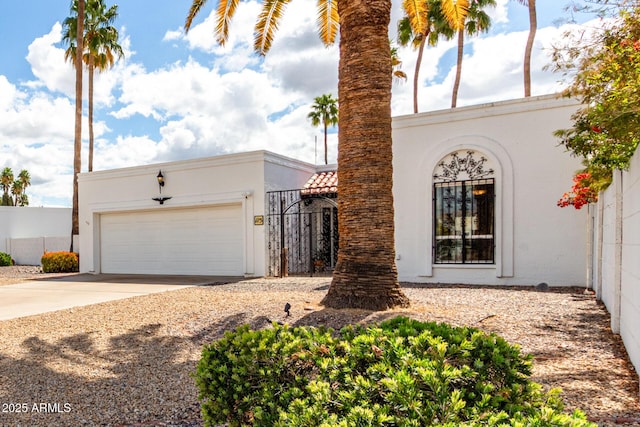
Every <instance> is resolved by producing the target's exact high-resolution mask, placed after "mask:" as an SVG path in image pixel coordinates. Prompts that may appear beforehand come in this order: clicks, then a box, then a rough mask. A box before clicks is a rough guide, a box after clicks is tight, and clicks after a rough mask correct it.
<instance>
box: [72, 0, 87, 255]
mask: <svg viewBox="0 0 640 427" xmlns="http://www.w3.org/2000/svg"><path fill="white" fill-rule="evenodd" d="M72 9H73V5H72ZM76 16H77V20H76V22H77V25H76V55H75V69H76V110H75V128H74V129H75V130H74V140H73V207H72V209H71V244H70V247H69V252H73V237H74V236H76V235H78V234H79V233H80V223H79V221H78V174H79V173H80V169H81V168H82V158H81V154H82V52H83V51H84V40H83V35H84V0H78V2H77V14H76Z"/></svg>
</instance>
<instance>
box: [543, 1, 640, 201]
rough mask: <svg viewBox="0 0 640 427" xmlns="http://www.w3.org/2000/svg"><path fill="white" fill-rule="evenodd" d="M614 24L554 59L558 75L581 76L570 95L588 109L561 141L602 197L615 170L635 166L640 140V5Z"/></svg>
mask: <svg viewBox="0 0 640 427" xmlns="http://www.w3.org/2000/svg"><path fill="white" fill-rule="evenodd" d="M602 22H603V23H606V22H607V21H602ZM608 22H611V24H610V26H609V27H607V28H603V29H602V31H600V32H597V33H594V34H593V35H592V36H591V37H585V36H584V35H583V34H578V35H576V36H575V38H573V39H570V40H571V41H570V42H569V44H568V45H567V46H561V47H556V49H555V51H554V54H553V59H554V69H555V70H556V71H563V72H565V73H570V72H574V73H575V74H574V77H573V81H572V83H571V85H570V86H569V88H568V89H567V90H566V94H567V95H568V96H572V97H576V98H578V99H579V100H580V101H581V102H582V105H583V107H582V108H581V109H579V110H578V111H577V112H576V113H575V114H574V115H573V116H572V121H573V126H572V127H571V128H570V129H562V130H558V131H557V132H556V135H557V136H558V137H559V138H560V141H561V143H562V144H563V145H564V146H565V147H566V148H567V149H568V150H569V151H570V152H571V153H573V154H574V155H576V156H579V157H582V158H583V159H584V164H585V169H584V170H583V171H581V172H588V173H589V179H588V180H587V181H585V180H583V181H582V185H583V186H588V187H591V188H592V189H594V190H596V191H599V190H601V189H603V188H606V186H607V185H608V184H609V183H610V181H611V176H612V171H613V170H614V169H622V170H624V169H626V168H627V167H628V166H629V161H630V159H631V157H632V156H633V154H634V152H635V150H636V148H637V146H638V141H639V139H638V138H639V137H638V135H640V110H639V107H638V106H639V105H640V5H636V6H635V7H632V8H630V9H626V8H623V9H621V11H620V19H619V20H615V21H608ZM605 25H606V24H605Z"/></svg>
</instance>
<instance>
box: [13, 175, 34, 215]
mask: <svg viewBox="0 0 640 427" xmlns="http://www.w3.org/2000/svg"><path fill="white" fill-rule="evenodd" d="M16 185H18V187H19V188H20V191H19V192H18V194H15V193H14V194H15V205H16V206H28V205H29V197H27V194H26V191H27V187H28V186H30V185H31V175H29V171H28V170H26V169H22V170H21V171H20V173H19V174H18V179H16V180H15V181H14V183H13V187H14V188H15V187H16ZM12 191H13V190H12Z"/></svg>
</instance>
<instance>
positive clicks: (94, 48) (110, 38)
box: [63, 0, 124, 172]
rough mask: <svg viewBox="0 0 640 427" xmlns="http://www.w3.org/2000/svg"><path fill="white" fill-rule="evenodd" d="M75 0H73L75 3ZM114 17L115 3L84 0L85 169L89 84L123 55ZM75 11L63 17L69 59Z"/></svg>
mask: <svg viewBox="0 0 640 427" xmlns="http://www.w3.org/2000/svg"><path fill="white" fill-rule="evenodd" d="M77 2H78V0H74V3H77ZM117 17H118V6H117V5H113V6H111V7H110V8H109V9H107V7H106V5H105V3H104V0H87V2H86V10H85V17H84V52H83V62H84V64H85V65H86V67H87V71H88V73H89V74H88V79H87V80H88V84H89V97H88V101H89V106H88V114H89V167H88V170H89V172H91V171H93V141H94V135H93V86H94V83H93V82H94V73H95V70H96V69H97V70H98V72H101V71H105V70H107V69H108V68H111V67H113V65H114V64H115V61H116V57H117V58H118V59H121V58H122V57H123V56H124V53H123V51H122V47H121V46H120V45H119V44H118V37H119V35H118V30H117V29H116V28H115V27H114V26H113V23H114V22H115V20H116V18H117ZM77 19H78V17H77V15H71V16H69V17H68V18H67V19H65V21H64V32H63V41H65V42H66V43H67V44H68V48H67V50H66V51H65V54H64V57H65V60H68V61H73V60H74V58H75V53H76V43H75V41H74V35H75V33H76V29H77V24H78V22H77Z"/></svg>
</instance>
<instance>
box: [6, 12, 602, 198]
mask: <svg viewBox="0 0 640 427" xmlns="http://www.w3.org/2000/svg"><path fill="white" fill-rule="evenodd" d="M106 3H107V4H108V5H111V4H113V1H112V0H106ZM565 3H566V1H565V0H538V1H537V8H538V33H537V36H536V43H535V48H534V53H533V65H532V68H533V71H532V81H533V89H532V92H533V95H543V94H548V93H552V92H556V91H558V90H559V89H560V88H561V83H559V80H560V79H561V76H559V75H554V74H552V73H550V72H548V71H543V67H544V66H545V65H547V64H549V58H548V54H549V47H550V46H551V44H552V43H553V42H554V40H557V39H558V37H561V35H562V33H563V32H564V31H565V30H566V29H567V28H568V25H572V24H569V22H572V21H575V22H577V23H580V24H582V23H585V22H586V21H587V20H588V19H589V17H588V16H584V15H575V16H573V15H571V14H569V13H568V12H566V11H564V10H563V6H564V5H565ZM190 4H191V0H123V1H122V2H121V3H120V4H119V6H118V11H119V17H118V19H117V22H116V26H117V27H118V29H119V32H120V37H121V45H122V46H123V48H124V50H125V58H124V59H123V60H122V61H120V62H118V63H117V65H116V66H115V67H114V68H113V69H112V70H109V71H107V72H105V73H103V74H100V75H96V81H95V84H96V89H95V101H94V103H95V117H94V128H95V143H96V147H95V154H94V170H105V169H113V168H119V167H126V166H136V165H144V164H152V163H159V162H165V161H172V160H179V159H189V158H196V157H203V156H214V155H218V154H222V153H232V152H243V151H249V150H259V149H266V150H270V151H274V152H276V153H280V154H284V155H289V156H292V157H294V158H297V159H300V160H304V161H308V162H311V163H314V162H316V159H317V162H318V163H319V162H321V161H323V160H322V159H323V155H322V153H321V152H320V148H319V149H318V152H317V153H316V148H315V140H316V138H317V140H318V147H320V146H321V144H320V141H321V140H322V132H321V129H320V128H314V127H313V126H312V125H311V124H310V122H309V120H308V119H307V118H306V116H307V114H308V113H309V111H310V106H311V104H312V103H313V98H314V97H316V96H318V95H321V94H324V93H332V94H334V96H336V95H337V66H338V49H337V46H336V47H330V48H326V47H324V46H323V45H322V44H321V42H320V41H319V39H318V37H317V32H316V26H315V0H296V1H293V2H292V3H291V4H290V5H289V6H288V8H287V10H286V14H285V17H284V19H283V21H282V24H281V27H280V30H279V31H278V33H277V35H276V38H275V43H274V44H273V47H272V50H271V52H270V53H269V54H268V55H267V57H266V58H264V59H263V58H260V57H258V56H256V55H255V54H254V53H253V52H252V49H251V44H252V38H253V35H252V34H253V31H252V30H253V24H254V22H255V18H256V16H257V13H258V11H259V7H260V5H259V3H258V2H255V1H245V2H243V3H241V5H240V7H239V8H238V11H237V14H236V17H235V19H234V21H233V25H232V26H231V31H230V33H231V36H230V39H229V42H228V43H227V45H226V46H225V47H220V46H218V45H216V43H215V41H214V37H213V21H212V17H211V16H210V14H211V11H212V9H213V7H214V6H215V4H216V2H215V1H214V0H210V1H209V2H208V4H207V7H206V8H205V9H204V10H203V11H202V12H201V14H200V15H199V17H198V19H197V21H196V22H195V25H194V27H193V28H192V30H191V31H190V32H189V34H185V33H184V31H183V28H182V26H183V23H184V19H185V17H186V14H187V11H188V9H189V6H190ZM69 5H70V1H68V0H31V1H29V2H4V3H3V12H2V15H1V16H0V40H2V43H1V44H0V147H1V149H0V168H4V167H11V168H12V169H13V171H14V174H15V175H17V174H18V173H19V171H20V170H21V169H27V170H28V171H29V172H30V174H31V178H32V185H31V187H29V188H28V189H27V194H28V195H29V199H30V204H31V206H70V205H71V194H72V173H73V130H74V102H75V101H74V78H75V74H74V71H73V68H72V66H71V64H69V63H65V62H64V50H65V46H64V45H62V43H61V32H62V25H61V23H62V21H63V20H64V18H65V17H67V16H68V15H69ZM489 12H490V15H491V17H492V22H493V25H492V29H491V31H490V32H489V33H488V34H486V35H483V36H482V37H477V38H472V39H469V40H468V41H467V44H466V47H465V59H464V61H463V73H462V84H461V87H460V92H459V98H458V106H464V105H473V104H479V103H485V102H492V101H499V100H505V99H512V98H518V97H521V96H522V94H523V86H522V58H523V54H524V46H525V42H526V38H527V34H528V14H527V8H525V7H523V6H522V5H520V4H519V3H518V2H515V1H513V0H511V1H510V0H497V6H496V7H495V8H493V9H491V10H490V11H489ZM401 16H402V13H401V10H400V1H399V0H394V3H393V12H392V21H391V22H392V23H391V27H392V29H391V30H390V37H391V38H393V37H394V30H393V28H395V26H396V23H397V21H398V19H400V18H401ZM587 25H594V24H593V23H592V22H587ZM399 55H400V59H401V60H402V61H403V66H402V69H403V71H405V72H406V73H407V74H408V76H409V80H408V82H406V83H402V82H400V83H394V89H393V101H392V102H393V105H392V108H393V115H395V116H397V115H403V114H410V113H411V112H412V105H413V104H412V83H411V81H412V79H413V68H414V65H415V58H416V52H414V51H413V50H412V49H410V48H406V49H405V48H401V49H399ZM455 57H456V45H455V41H445V40H442V41H441V42H440V43H439V44H438V45H437V47H430V48H428V49H427V50H426V52H425V57H424V60H423V63H422V69H421V72H420V79H421V88H420V111H421V112H425V111H432V110H439V109H446V108H448V107H449V106H450V103H451V89H452V86H453V77H454V72H455V68H454V67H455ZM85 91H86V84H85ZM85 117H86V103H85ZM86 129H87V126H86V121H85V123H84V125H83V132H84V135H83V136H84V138H85V144H84V146H83V153H82V154H83V160H82V162H83V166H82V167H83V171H86V168H87V153H88V149H87V146H88V142H87V136H86V135H87V130H86ZM330 142H331V145H330V148H329V161H330V162H334V161H335V159H336V149H337V148H336V145H337V136H336V134H335V132H332V135H331V136H330Z"/></svg>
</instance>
